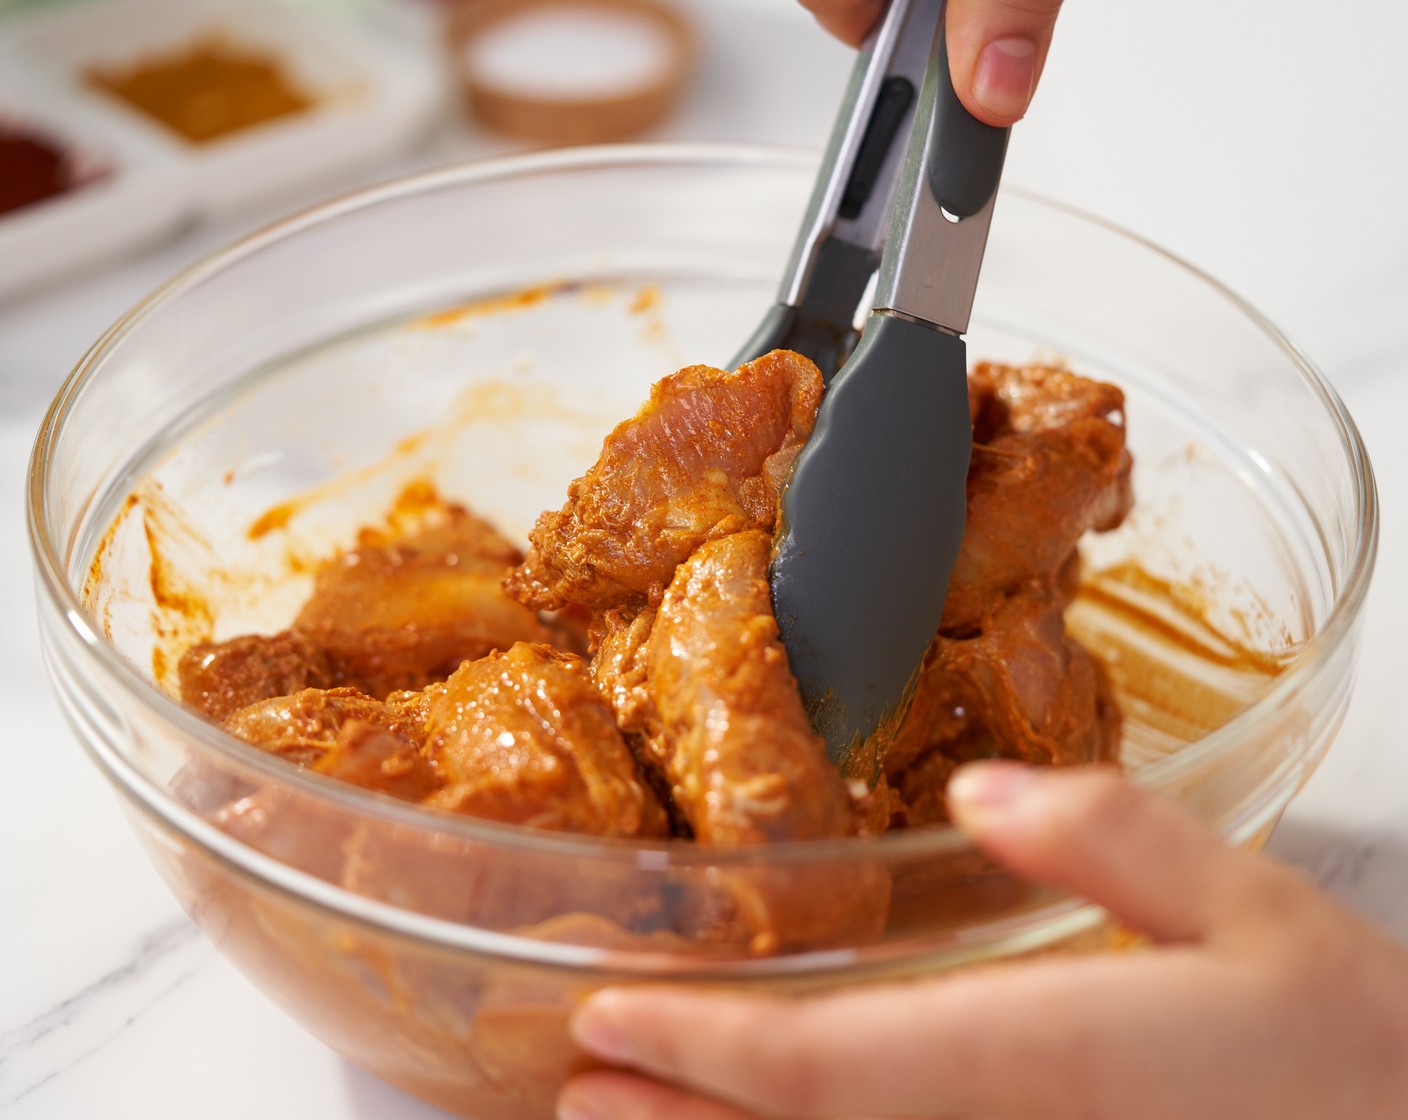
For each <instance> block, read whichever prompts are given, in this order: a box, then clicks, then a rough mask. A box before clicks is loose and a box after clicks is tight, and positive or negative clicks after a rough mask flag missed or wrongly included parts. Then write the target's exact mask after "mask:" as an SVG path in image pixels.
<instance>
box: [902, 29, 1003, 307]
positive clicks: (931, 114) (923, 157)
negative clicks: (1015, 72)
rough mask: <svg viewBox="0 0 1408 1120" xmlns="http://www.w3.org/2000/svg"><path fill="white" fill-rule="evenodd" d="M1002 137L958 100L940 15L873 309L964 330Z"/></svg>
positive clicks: (999, 171)
mask: <svg viewBox="0 0 1408 1120" xmlns="http://www.w3.org/2000/svg"><path fill="white" fill-rule="evenodd" d="M945 6H946V5H944V4H941V5H940V7H941V8H943V7H945ZM1009 131H1010V130H1009V129H1006V128H996V127H994V126H992V125H988V124H984V123H983V122H982V121H980V120H978V119H977V118H975V117H974V116H972V114H970V113H969V112H968V110H967V109H965V108H964V107H963V103H962V102H961V101H959V100H958V94H957V93H956V92H955V91H954V88H953V77H952V74H951V73H950V70H949V64H948V44H947V39H946V36H945V33H944V20H943V12H942V11H940V13H939V21H938V26H937V28H936V30H935V33H934V39H933V49H932V51H931V53H930V58H929V67H928V71H927V73H926V74H925V77H924V89H923V92H922V93H921V95H920V98H919V105H918V108H917V110H916V118H915V122H914V128H913V131H912V132H911V134H910V143H909V150H908V151H907V152H906V154H905V160H904V168H903V171H902V172H901V176H900V183H899V192H898V197H897V198H896V200H895V206H894V217H893V224H892V226H891V228H890V232H889V238H888V240H887V242H886V245H885V252H884V257H883V258H882V260H881V262H880V281H879V283H878V284H877V286H876V293H875V309H876V310H877V311H887V310H888V311H895V312H899V313H900V314H901V315H905V316H908V317H910V318H914V319H918V320H920V321H922V322H927V323H931V324H934V325H935V326H938V327H941V328H943V329H944V330H947V331H949V332H951V333H954V334H962V333H964V332H965V331H966V330H967V329H968V319H969V316H970V314H971V312H972V307H973V293H974V292H975V291H976V289H977V286H978V273H979V270H980V269H981V267H982V262H983V250H984V248H985V247H986V245H987V238H988V227H989V225H990V224H991V222H992V211H993V206H994V204H995V202H996V200H997V185H998V182H999V180H1000V179H1001V178H1002V165H1003V162H1004V160H1005V159H1006V155H1007V139H1008V134H1009Z"/></svg>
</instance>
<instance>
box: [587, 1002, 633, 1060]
mask: <svg viewBox="0 0 1408 1120" xmlns="http://www.w3.org/2000/svg"><path fill="white" fill-rule="evenodd" d="M572 1037H573V1038H574V1039H575V1040H576V1042H577V1045H578V1046H580V1047H582V1049H584V1050H590V1051H591V1052H592V1053H593V1054H595V1055H596V1056H597V1057H598V1058H604V1059H606V1060H607V1061H609V1062H617V1063H620V1064H623V1065H624V1064H628V1063H630V1062H631V1061H633V1060H634V1058H635V1055H636V1050H635V1046H634V1044H633V1043H632V1042H631V1039H630V1037H629V1036H628V1035H627V1034H626V1032H625V1031H624V1030H622V1029H621V1027H620V1025H619V1024H618V1023H617V1022H616V1014H615V1011H614V1009H613V1006H612V1002H611V994H610V993H604V994H602V995H597V996H593V997H592V998H591V999H589V1000H588V1001H587V1002H586V1003H585V1004H583V1005H582V1007H581V1009H580V1010H579V1011H578V1012H577V1013H576V1014H575V1015H573V1016H572Z"/></svg>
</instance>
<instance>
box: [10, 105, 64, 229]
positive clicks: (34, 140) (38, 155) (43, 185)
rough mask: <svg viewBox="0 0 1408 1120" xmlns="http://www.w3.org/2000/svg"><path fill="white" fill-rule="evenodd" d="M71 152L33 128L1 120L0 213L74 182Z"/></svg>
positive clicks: (43, 197) (59, 190) (37, 200)
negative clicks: (21, 128)
mask: <svg viewBox="0 0 1408 1120" xmlns="http://www.w3.org/2000/svg"><path fill="white" fill-rule="evenodd" d="M74 185H75V183H74V175H73V169H72V166H71V161H70V159H69V157H68V153H67V152H65V151H64V149H63V148H61V147H58V146H57V145H55V144H52V143H50V142H49V141H47V140H45V139H44V138H43V137H41V136H39V135H36V134H35V133H33V132H29V131H25V130H20V129H16V128H14V127H12V126H7V125H5V124H0V214H3V213H5V212H6V211H8V210H18V209H19V208H20V207H21V206H28V205H30V203H33V202H39V201H41V200H42V199H45V198H50V197H52V196H54V195H56V194H62V193H63V192H64V191H66V190H68V189H69V188H70V187H72V186H74Z"/></svg>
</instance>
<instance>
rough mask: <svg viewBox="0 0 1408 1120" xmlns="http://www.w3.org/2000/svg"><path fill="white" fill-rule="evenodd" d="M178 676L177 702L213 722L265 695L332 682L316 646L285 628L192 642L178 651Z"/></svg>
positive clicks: (279, 693)
mask: <svg viewBox="0 0 1408 1120" xmlns="http://www.w3.org/2000/svg"><path fill="white" fill-rule="evenodd" d="M180 677H181V699H182V701H183V702H185V703H186V704H189V705H190V706H191V707H192V708H195V709H196V710H197V711H199V712H201V713H202V714H204V715H205V716H206V717H207V718H208V719H213V720H216V721H219V720H223V719H225V718H227V717H228V716H229V715H230V714H231V713H233V712H236V711H238V710H239V709H240V708H244V707H246V706H248V705H250V704H253V703H256V702H257V701H259V700H266V699H268V698H269V697H271V696H288V695H289V694H291V693H294V692H297V691H299V690H300V689H304V688H331V687H332V686H333V684H334V677H333V671H332V667H331V666H330V665H329V664H328V659H327V655H326V654H324V652H323V648H322V646H320V645H319V644H318V643H317V642H316V641H314V640H313V639H312V638H310V637H308V636H307V635H304V634H298V633H295V632H291V631H285V632H283V633H281V634H273V635H271V636H268V637H266V636H264V635H258V634H247V635H244V636H241V637H238V638H231V639H230V640H229V641H228V642H205V643H202V644H201V645H197V646H192V647H191V648H190V649H188V650H187V651H186V652H185V653H184V654H182V656H181V663H180Z"/></svg>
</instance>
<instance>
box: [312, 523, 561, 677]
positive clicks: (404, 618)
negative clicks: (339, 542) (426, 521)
mask: <svg viewBox="0 0 1408 1120" xmlns="http://www.w3.org/2000/svg"><path fill="white" fill-rule="evenodd" d="M520 559H521V554H520V553H519V552H518V551H517V550H516V549H515V548H514V547H513V546H512V545H511V544H509V543H508V541H506V540H505V539H504V538H503V537H501V536H500V535H499V533H498V532H497V531H496V530H495V529H494V528H493V526H491V525H490V524H489V523H488V522H486V521H483V520H481V519H479V518H478V517H475V516H474V515H473V514H471V513H469V512H468V511H467V510H465V509H464V508H462V507H455V506H452V507H449V508H448V509H447V510H446V512H445V519H444V521H443V523H441V524H436V525H432V526H430V527H429V528H427V529H424V530H422V531H421V532H419V533H417V534H415V535H414V536H411V537H407V538H403V539H401V540H397V541H393V542H391V543H388V544H384V545H372V546H369V547H362V548H356V549H352V550H351V551H349V552H345V553H343V554H342V555H341V556H340V557H338V558H337V559H336V560H334V561H333V562H332V563H330V564H327V565H325V566H324V567H323V568H322V569H321V570H320V571H319V572H318V574H317V576H316V577H315V580H314V586H313V594H312V597H311V598H310V599H309V600H308V602H307V603H306V604H305V605H304V607H303V610H302V611H300V612H299V614H298V617H297V619H295V620H294V624H293V629H294V631H295V632H297V633H299V634H303V635H305V636H307V637H309V638H312V639H313V640H314V641H316V642H318V643H319V644H320V645H321V646H322V648H323V650H324V652H325V653H326V656H327V659H328V663H329V664H330V665H331V666H332V669H333V672H334V673H335V674H336V676H337V678H338V683H346V684H351V685H354V686H355V687H358V688H360V689H362V690H363V691H364V692H368V693H371V694H372V695H373V696H385V695H387V694H388V693H390V692H392V691H394V690H397V689H418V688H424V687H425V686H426V685H427V684H430V683H431V682H433V681H439V680H444V679H445V678H446V677H447V676H449V675H450V673H452V672H454V670H455V669H456V668H457V667H458V666H459V664H460V662H462V661H468V660H473V659H474V658H477V657H483V656H484V655H485V654H486V653H488V652H489V651H490V650H494V649H507V648H508V647H509V646H511V645H512V644H513V643H514V642H520V641H521V642H546V641H548V640H549V638H550V637H551V634H550V632H549V631H548V629H547V628H546V627H545V626H544V625H543V624H542V622H540V621H539V619H538V618H537V616H536V615H534V614H533V612H532V611H530V610H527V609H526V608H524V607H523V606H521V605H520V604H518V603H516V602H514V601H513V600H512V599H510V598H509V597H508V596H507V595H505V594H504V593H503V588H502V581H503V578H504V575H505V573H506V572H507V570H508V569H509V568H510V567H511V566H512V565H513V564H515V563H517V562H518V561H519V560H520Z"/></svg>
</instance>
